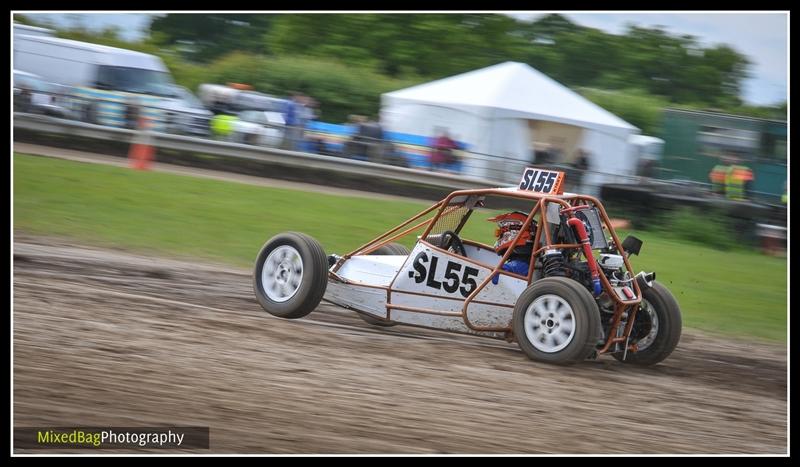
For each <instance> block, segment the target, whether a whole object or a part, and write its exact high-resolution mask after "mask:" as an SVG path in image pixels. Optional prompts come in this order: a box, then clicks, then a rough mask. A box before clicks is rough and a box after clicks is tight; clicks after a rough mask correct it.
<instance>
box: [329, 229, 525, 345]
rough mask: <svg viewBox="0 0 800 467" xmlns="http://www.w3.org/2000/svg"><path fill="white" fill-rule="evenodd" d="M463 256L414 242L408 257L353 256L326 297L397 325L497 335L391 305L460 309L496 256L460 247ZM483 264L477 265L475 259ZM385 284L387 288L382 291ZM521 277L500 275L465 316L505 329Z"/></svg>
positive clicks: (456, 319)
mask: <svg viewBox="0 0 800 467" xmlns="http://www.w3.org/2000/svg"><path fill="white" fill-rule="evenodd" d="M465 250H466V251H467V257H468V258H470V259H473V260H474V261H470V260H469V259H465V258H463V257H461V256H459V255H455V254H452V253H449V252H444V251H441V250H437V249H435V248H433V247H431V246H430V245H428V244H426V243H423V242H419V243H417V245H416V246H415V247H414V249H413V251H412V252H411V254H410V255H409V256H407V257H406V256H382V255H375V256H371V255H367V256H353V257H352V258H349V259H348V260H346V261H345V262H344V264H343V265H342V267H341V268H340V269H339V270H338V271H337V272H336V276H338V277H341V278H343V279H344V280H346V281H348V283H344V282H340V281H338V280H335V279H331V280H329V282H328V289H327V291H326V293H325V299H326V300H329V301H331V302H333V303H336V304H338V305H341V306H344V307H346V308H351V309H355V310H358V311H361V312H364V313H369V314H371V315H375V316H377V317H381V318H386V317H387V316H388V317H389V318H390V319H391V320H392V321H396V322H399V323H405V324H411V325H417V326H424V327H430V328H436V329H444V330H448V331H455V332H464V333H470V334H486V335H492V336H495V335H499V334H498V333H486V332H476V331H473V330H471V329H470V328H469V327H468V326H467V325H466V324H465V322H464V320H463V319H462V318H461V316H442V315H435V314H430V313H421V312H417V311H408V310H400V309H395V308H391V306H390V307H389V308H391V311H390V313H388V314H387V296H388V304H389V305H394V306H401V307H413V308H424V309H427V310H433V311H438V312H450V313H453V312H454V313H460V312H461V310H462V309H463V307H464V302H465V300H466V298H467V297H468V296H469V295H470V294H471V293H472V292H473V291H474V290H476V289H477V288H478V286H479V285H480V284H481V283H482V282H483V281H484V280H485V279H486V278H487V277H489V276H490V274H491V271H492V269H491V268H489V267H487V266H492V267H494V266H495V265H496V264H497V262H498V261H499V259H500V257H499V256H498V255H497V254H496V253H495V252H494V251H491V250H485V249H482V248H479V247H476V246H473V245H465ZM476 261H477V262H480V263H484V264H485V265H483V264H478V263H477V262H476ZM388 287H391V289H390V291H389V293H387V289H386V288H388ZM526 287H527V282H526V281H525V280H522V279H519V278H516V277H511V276H507V275H504V274H500V275H499V278H498V281H497V284H494V283H492V282H491V281H490V282H489V283H488V284H487V285H486V286H485V287H484V288H483V289H481V290H480V291H479V292H478V293H477V295H476V296H475V299H474V300H473V301H472V302H471V303H470V304H469V305H468V307H467V318H468V319H469V321H470V323H472V324H473V325H477V326H493V327H510V326H511V318H512V315H513V311H514V305H515V303H516V300H517V297H518V296H519V295H520V294H521V293H522V291H524V290H525V288H526Z"/></svg>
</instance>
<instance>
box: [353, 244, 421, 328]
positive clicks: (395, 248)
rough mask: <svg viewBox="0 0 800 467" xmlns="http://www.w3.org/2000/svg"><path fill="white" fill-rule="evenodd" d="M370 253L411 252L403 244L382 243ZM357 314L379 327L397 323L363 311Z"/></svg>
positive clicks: (408, 253) (404, 253)
mask: <svg viewBox="0 0 800 467" xmlns="http://www.w3.org/2000/svg"><path fill="white" fill-rule="evenodd" d="M370 254H372V255H402V256H408V255H410V254H411V252H410V251H409V250H408V248H406V247H405V246H403V245H401V244H399V243H387V244H386V245H383V246H382V247H380V248H378V249H377V250H375V251H373V252H372V253H370ZM358 316H359V317H360V318H361V319H363V320H364V321H366V322H367V323H369V324H371V325H373V326H381V327H385V328H388V327H391V326H394V325H395V324H397V323H394V322H392V321H386V320H383V319H380V318H375V317H372V316H370V315H366V314H364V313H358Z"/></svg>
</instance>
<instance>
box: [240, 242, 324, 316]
mask: <svg viewBox="0 0 800 467" xmlns="http://www.w3.org/2000/svg"><path fill="white" fill-rule="evenodd" d="M327 286H328V259H327V257H326V256H325V252H324V251H323V249H322V246H321V245H320V244H319V242H317V241H316V240H314V239H313V238H311V237H309V236H308V235H305V234H301V233H297V232H287V233H282V234H279V235H276V236H275V237H272V238H271V239H270V240H269V241H268V242H267V243H266V244H265V245H264V246H263V247H262V248H261V251H260V252H259V254H258V257H257V259H256V266H255V271H254V274H253V289H254V291H255V294H256V298H257V299H258V303H259V304H260V305H261V307H262V308H263V309H264V310H266V311H267V312H268V313H270V314H273V315H275V316H279V317H281V318H290V319H294V318H302V317H303V316H305V315H307V314H309V313H311V312H312V311H313V310H314V309H315V308H316V307H317V305H319V302H320V301H321V300H322V296H323V295H324V294H325V289H326V288H327Z"/></svg>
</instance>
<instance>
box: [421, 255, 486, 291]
mask: <svg viewBox="0 0 800 467" xmlns="http://www.w3.org/2000/svg"><path fill="white" fill-rule="evenodd" d="M413 267H414V270H413V271H408V277H410V278H413V279H414V282H416V283H417V284H422V283H423V282H424V283H425V286H427V287H431V288H434V289H436V290H442V289H444V291H445V292H447V293H455V292H461V295H462V296H463V297H464V298H466V297H469V294H470V293H472V291H473V290H475V288H476V287H477V286H478V284H477V283H476V282H475V278H476V277H477V276H478V272H479V271H478V269H476V268H473V267H470V266H463V269H464V270H463V271H462V270H461V269H462V264H460V263H456V262H455V261H448V262H447V265H446V266H445V268H444V275H443V277H442V280H436V269H437V268H438V267H439V257H438V256H434V255H430V257H428V254H427V253H425V252H424V251H423V252H420V253H419V254H417V256H416V257H415V258H414V263H413ZM459 274H460V275H459Z"/></svg>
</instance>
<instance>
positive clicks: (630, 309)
mask: <svg viewBox="0 0 800 467" xmlns="http://www.w3.org/2000/svg"><path fill="white" fill-rule="evenodd" d="M563 182H564V174H563V172H556V171H551V170H543V169H537V168H527V169H525V171H524V174H523V177H522V180H521V181H520V184H519V185H518V186H516V187H508V188H486V189H476V190H462V191H455V192H453V193H451V194H450V195H448V196H447V197H446V198H445V199H443V200H442V201H440V202H438V203H436V204H434V205H433V206H431V207H429V208H428V209H426V210H424V211H422V212H421V213H419V214H417V215H416V216H414V217H412V218H411V219H409V220H407V221H405V222H404V223H402V224H400V225H399V226H397V227H395V228H393V229H391V230H389V231H387V232H386V233H384V234H383V235H381V236H379V237H378V238H375V239H374V240H372V241H370V242H367V243H366V244H364V245H363V246H361V247H359V248H357V249H355V250H354V251H351V252H349V253H347V254H345V255H343V256H338V255H330V256H326V255H325V252H324V250H323V247H322V246H321V245H320V244H319V243H318V242H317V241H316V240H314V239H313V238H311V237H309V236H307V235H304V234H301V233H296V232H289V233H282V234H279V235H277V236H275V237H273V238H271V239H270V240H269V241H267V243H266V244H265V245H264V246H263V248H262V249H261V251H260V252H259V254H258V256H257V258H256V266H255V271H254V274H253V287H254V291H255V295H256V298H257V299H258V302H259V303H260V305H261V307H262V308H263V309H264V310H266V311H267V312H269V313H271V314H273V315H275V316H279V317H283V318H301V317H303V316H305V315H307V314H309V313H310V312H311V311H313V310H314V309H315V308H316V307H317V305H318V304H319V302H320V301H321V300H323V299H325V300H327V301H330V302H332V303H335V304H337V305H340V306H343V307H345V308H349V309H352V310H354V311H356V312H357V313H359V315H360V316H361V317H362V318H364V320H365V321H367V322H369V323H371V324H375V325H379V326H391V325H394V324H397V323H403V324H408V325H413V326H420V327H427V328H434V329H441V330H445V331H451V332H462V333H470V334H477V335H483V336H488V337H495V338H504V339H507V340H509V341H517V343H518V344H519V346H520V348H521V349H522V350H523V351H524V352H525V354H526V355H527V356H528V357H529V358H531V359H532V360H536V361H540V362H547V363H555V364H571V363H576V362H579V361H582V360H585V359H587V358H595V357H597V356H598V355H601V354H605V353H610V354H612V355H613V356H614V358H616V359H618V360H620V361H623V362H626V363H633V364H639V365H654V364H656V363H658V362H660V361H662V360H664V359H665V358H667V357H668V356H669V355H670V353H672V351H673V349H675V347H676V346H677V344H678V341H679V339H680V335H681V312H680V308H679V306H678V303H677V301H676V300H675V298H674V297H673V296H672V294H670V292H669V291H668V290H667V288H666V287H664V286H663V285H662V284H661V283H660V282H656V281H655V273H653V272H651V273H646V272H644V271H642V272H640V273H639V274H636V275H634V273H633V268H632V267H631V264H630V255H638V254H639V252H640V249H641V246H642V242H641V241H640V240H638V239H637V238H635V237H633V236H629V237H628V238H626V239H625V241H624V242H622V241H620V240H619V238H618V237H617V234H616V232H615V231H614V227H613V226H612V225H611V222H610V221H609V218H608V216H607V215H606V212H605V209H604V208H603V206H602V205H601V203H600V201H599V200H598V199H596V198H594V197H591V196H586V195H579V194H572V193H563V192H562V188H561V187H562V186H563ZM512 203H513V205H516V206H520V205H527V206H528V207H526V209H525V210H524V211H511V212H508V213H505V214H500V215H494V216H493V217H491V218H489V219H488V220H489V221H492V222H497V229H496V231H495V238H496V242H495V243H494V245H487V244H484V243H481V242H480V241H475V240H468V239H466V238H463V237H462V235H463V231H462V229H463V228H464V226H465V225H466V224H467V221H469V220H472V219H475V218H481V217H483V219H485V217H484V216H480V214H481V213H482V212H484V213H485V211H483V209H482V208H485V207H487V208H493V209H497V208H506V209H508V208H507V206H509V204H512ZM496 213H497V211H494V212H492V214H496ZM476 214H477V216H476ZM417 233H419V236H417V237H416V241H415V242H414V246H413V248H412V250H411V251H409V250H408V248H406V247H405V246H403V245H402V244H398V243H393V242H396V241H401V240H402V239H403V238H408V237H410V236H412V235H415V234H417ZM408 240H413V237H412V238H408ZM406 243H411V242H410V241H407V242H406Z"/></svg>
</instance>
